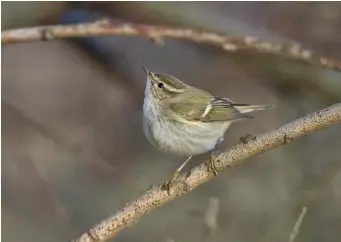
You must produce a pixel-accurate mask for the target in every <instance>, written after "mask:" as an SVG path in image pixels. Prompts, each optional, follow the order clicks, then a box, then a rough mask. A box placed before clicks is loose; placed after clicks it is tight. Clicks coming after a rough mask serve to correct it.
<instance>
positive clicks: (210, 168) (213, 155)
mask: <svg viewBox="0 0 341 242" xmlns="http://www.w3.org/2000/svg"><path fill="white" fill-rule="evenodd" d="M218 154H219V152H217V151H213V152H212V153H211V157H210V160H209V161H208V163H207V167H208V171H209V172H212V173H213V175H214V176H217V175H218V170H217V168H216V166H215V164H214V162H215V158H216V157H217V155H218Z"/></svg>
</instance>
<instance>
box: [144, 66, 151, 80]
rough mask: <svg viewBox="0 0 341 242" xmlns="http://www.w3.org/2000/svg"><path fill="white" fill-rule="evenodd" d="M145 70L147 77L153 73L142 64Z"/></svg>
mask: <svg viewBox="0 0 341 242" xmlns="http://www.w3.org/2000/svg"><path fill="white" fill-rule="evenodd" d="M142 67H143V70H144V72H145V73H146V75H147V77H150V76H151V75H152V72H150V71H148V70H147V68H146V67H144V66H142Z"/></svg>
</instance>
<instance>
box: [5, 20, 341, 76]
mask: <svg viewBox="0 0 341 242" xmlns="http://www.w3.org/2000/svg"><path fill="white" fill-rule="evenodd" d="M109 35H121V36H142V37H147V38H149V39H152V40H153V41H156V43H163V42H164V41H163V38H164V37H170V38H177V39H183V40H188V41H192V42H196V43H205V44H211V45H214V46H218V47H220V48H222V49H224V50H226V51H237V50H251V51H258V52H263V53H270V54H274V55H280V56H283V57H286V58H290V59H293V60H298V61H303V62H306V63H310V64H315V65H319V66H321V67H325V68H330V69H335V70H339V71H340V70H341V61H340V60H338V59H333V58H329V57H324V56H322V55H319V54H317V53H315V52H313V51H310V50H307V49H303V48H302V47H301V46H300V45H299V44H298V43H271V42H267V41H263V40H260V39H259V38H257V37H250V36H246V37H231V36H228V35H222V34H217V33H211V32H204V31H198V30H193V29H188V28H174V27H167V26H154V25H142V24H134V23H123V24H121V23H120V24H117V23H113V22H110V21H108V20H102V21H97V22H93V23H83V24H70V25H54V26H42V27H32V28H23V29H15V30H6V31H3V32H2V33H1V44H11V43H19V42H29V41H39V40H40V41H47V40H56V39H64V38H79V37H89V36H109Z"/></svg>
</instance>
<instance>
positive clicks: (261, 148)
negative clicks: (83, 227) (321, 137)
mask: <svg viewBox="0 0 341 242" xmlns="http://www.w3.org/2000/svg"><path fill="white" fill-rule="evenodd" d="M338 123H341V103H337V104H334V105H333V106H330V107H328V108H325V109H322V110H319V111H317V112H314V113H311V114H308V115H307V116H305V117H303V118H300V119H297V120H295V121H292V122H290V123H288V124H286V125H284V126H282V127H280V128H278V129H275V130H272V131H270V132H267V133H265V134H262V135H259V136H257V137H250V136H248V138H247V139H243V142H241V143H240V144H238V145H236V146H234V147H232V148H231V149H229V150H227V151H225V152H223V153H221V154H219V155H218V156H216V157H215V158H214V162H215V164H216V168H217V170H218V171H219V172H222V171H228V170H229V169H230V168H232V167H233V166H234V165H237V164H240V163H242V162H243V161H244V160H246V159H248V158H251V157H253V156H255V155H257V154H260V153H263V152H265V151H267V150H271V149H274V148H276V147H278V146H281V145H285V144H287V143H289V142H290V141H292V140H294V139H297V138H299V137H301V136H304V135H307V134H310V133H313V132H316V131H319V130H322V129H326V128H327V127H328V126H330V125H332V124H338ZM212 178H214V176H213V174H212V173H211V172H209V171H208V169H207V165H206V163H202V164H200V165H198V166H196V167H194V168H193V169H192V170H191V171H189V172H187V173H184V174H182V175H181V177H180V178H179V180H178V182H176V184H174V186H173V187H172V191H171V194H170V195H169V194H168V192H167V191H164V190H163V188H162V186H155V187H152V188H151V189H149V190H148V191H147V192H145V193H144V194H143V195H142V196H140V197H139V198H137V200H135V201H134V202H132V203H130V204H128V205H126V206H125V207H124V208H123V209H122V210H121V211H119V212H117V213H116V214H114V215H112V216H111V217H109V218H108V219H106V220H104V221H102V222H100V223H99V224H97V225H95V226H94V227H93V228H92V229H91V230H90V231H89V232H86V233H84V234H83V235H82V236H81V237H79V238H78V239H76V240H74V241H75V242H77V241H78V242H85V241H105V240H108V239H109V238H112V237H114V236H116V235H117V234H118V233H119V232H120V231H121V230H123V229H124V228H127V227H130V226H132V225H133V224H134V223H136V222H137V220H138V219H139V218H141V217H142V216H144V215H146V214H147V213H149V212H151V211H152V210H154V209H156V208H157V207H160V206H162V205H164V204H166V203H167V202H169V201H171V200H173V199H175V198H177V197H179V196H182V195H185V194H186V193H188V192H190V191H192V190H193V189H195V188H197V187H198V186H199V185H201V184H203V183H205V182H208V181H209V180H211V179H212Z"/></svg>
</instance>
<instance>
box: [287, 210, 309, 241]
mask: <svg viewBox="0 0 341 242" xmlns="http://www.w3.org/2000/svg"><path fill="white" fill-rule="evenodd" d="M306 213H307V207H302V212H301V214H300V216H298V218H297V221H296V223H295V226H294V227H293V228H292V231H291V233H290V237H289V242H294V241H295V239H296V237H297V235H298V233H299V232H300V227H301V224H302V222H303V219H304V216H305V214H306Z"/></svg>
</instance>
